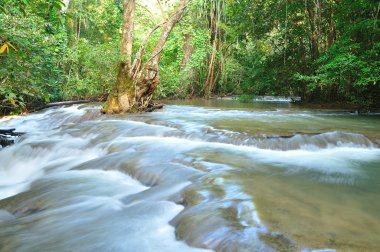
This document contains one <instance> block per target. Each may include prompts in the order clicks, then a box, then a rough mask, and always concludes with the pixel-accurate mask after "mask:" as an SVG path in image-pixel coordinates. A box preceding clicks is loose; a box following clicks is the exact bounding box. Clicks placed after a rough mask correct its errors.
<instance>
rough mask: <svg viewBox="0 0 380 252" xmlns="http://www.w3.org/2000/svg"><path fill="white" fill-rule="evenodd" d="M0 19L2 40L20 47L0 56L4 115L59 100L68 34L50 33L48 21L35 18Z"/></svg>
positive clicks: (20, 16) (2, 16)
mask: <svg viewBox="0 0 380 252" xmlns="http://www.w3.org/2000/svg"><path fill="white" fill-rule="evenodd" d="M0 19H1V20H2V26H1V28H0V29H1V30H0V33H1V40H2V41H12V44H13V45H14V47H15V48H17V51H10V53H9V54H7V55H5V54H3V55H1V56H0V61H1V68H0V76H1V77H0V83H1V89H0V100H1V105H0V106H1V108H2V109H1V113H6V112H10V111H12V110H15V111H19V112H20V111H22V110H25V109H27V108H28V107H31V106H35V105H36V104H39V103H41V102H44V101H50V100H57V99H59V98H60V92H59V85H60V83H61V74H62V70H61V69H60V68H59V64H60V60H61V54H62V52H63V51H64V50H65V47H66V39H65V34H64V33H63V32H54V33H52V32H50V31H48V30H47V26H46V24H47V22H46V20H45V19H43V18H42V17H40V16H36V15H29V16H25V15H9V14H4V13H3V14H0ZM30 34H33V36H31V35H30Z"/></svg>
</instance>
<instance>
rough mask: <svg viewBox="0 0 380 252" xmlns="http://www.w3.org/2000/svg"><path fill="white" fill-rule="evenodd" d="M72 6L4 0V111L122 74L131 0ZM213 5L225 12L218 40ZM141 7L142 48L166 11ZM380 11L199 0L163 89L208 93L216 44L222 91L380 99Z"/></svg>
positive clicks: (164, 71) (163, 74)
mask: <svg viewBox="0 0 380 252" xmlns="http://www.w3.org/2000/svg"><path fill="white" fill-rule="evenodd" d="M318 3H321V4H320V5H318ZM162 4H168V3H166V2H162ZM62 7H63V2H62V0H33V1H32V0H22V1H17V0H1V2H0V22H1V26H0V63H1V67H0V113H10V112H12V111H13V112H15V113H20V112H23V111H26V110H28V109H30V108H33V107H36V106H39V105H40V104H42V103H45V102H49V101H59V100H65V99H100V98H103V97H104V96H105V95H106V94H107V93H108V92H109V91H110V87H111V86H112V84H113V83H115V78H116V71H115V68H116V66H115V65H116V64H117V61H118V57H119V56H118V50H119V47H120V36H121V34H120V33H121V30H120V27H121V20H122V13H123V6H122V1H119V0H118V1H115V0H71V1H70V5H69V6H68V9H67V10H66V12H65V13H64V12H62V11H61V10H62ZM211 10H213V11H214V12H212V11H211ZM157 12H158V13H159V11H157ZM211 13H214V14H215V15H218V29H219V30H218V31H219V33H220V38H218V39H220V41H218V47H217V48H216V49H214V48H213V45H212V41H213V39H214V36H215V31H212V30H210V29H211V28H210V23H211V22H210V20H211V16H210V15H211ZM135 14H136V15H135V16H136V25H135V32H134V46H133V52H134V53H136V52H137V50H138V49H139V47H140V45H141V43H142V41H143V40H144V38H145V36H146V34H147V33H148V32H149V31H150V29H152V28H153V27H155V26H156V25H157V24H159V23H162V21H163V17H162V16H161V15H159V14H158V15H155V14H154V13H150V12H149V11H147V8H146V7H144V5H143V4H142V5H137V8H136V13H135ZM167 14H169V15H170V13H167ZM379 16H380V11H379V4H378V2H376V1H370V0H342V1H331V0H315V1H310V0H307V1H288V0H263V1H249V0H241V1H239V2H237V1H235V0H192V1H190V4H189V6H188V8H187V13H186V15H185V16H184V18H183V19H182V20H181V22H180V23H179V24H178V25H177V26H176V27H175V28H174V30H173V31H172V32H171V34H170V37H169V40H168V41H167V43H166V46H165V49H164V51H163V53H162V56H161V60H160V66H159V67H160V72H159V75H160V84H159V85H158V89H157V91H156V97H190V96H200V95H203V93H204V90H205V88H204V84H205V81H206V79H207V75H208V71H209V64H210V55H211V54H212V52H213V50H216V52H217V53H216V61H215V62H216V63H215V64H214V66H213V67H214V70H215V77H216V86H215V88H214V89H213V92H214V93H215V94H218V95H229V94H231V95H240V96H241V99H242V100H245V99H246V98H247V99H251V98H252V97H253V96H255V95H285V96H286V95H289V96H302V98H303V99H304V100H307V101H322V102H334V101H341V102H352V103H355V104H357V105H358V106H360V107H363V108H369V107H373V106H377V107H380V77H379V76H380V55H379V52H380V28H379ZM160 31H161V29H158V30H157V31H156V32H155V33H153V34H152V36H151V38H150V40H149V41H148V43H147V45H146V48H145V49H146V50H145V54H144V59H143V60H145V61H146V60H147V59H148V58H149V57H150V53H151V52H152V50H153V48H154V46H155V44H156V42H157V41H158V39H159V36H160Z"/></svg>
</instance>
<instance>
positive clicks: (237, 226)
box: [0, 100, 380, 251]
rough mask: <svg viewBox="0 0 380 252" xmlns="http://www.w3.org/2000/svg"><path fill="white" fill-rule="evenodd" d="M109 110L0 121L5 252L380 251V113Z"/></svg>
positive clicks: (272, 106) (0, 236)
mask: <svg viewBox="0 0 380 252" xmlns="http://www.w3.org/2000/svg"><path fill="white" fill-rule="evenodd" d="M168 104H169V105H168V106H166V107H165V109H163V110H162V111H159V112H154V113H149V114H139V115H128V116H126V115H117V116H104V115H100V114H99V109H100V106H99V105H96V104H95V105H83V106H72V107H61V108H53V109H49V110H46V111H43V112H40V113H36V114H31V115H28V116H23V117H18V118H15V119H12V120H10V121H4V122H0V128H9V127H15V128H17V129H18V130H19V131H25V132H27V134H25V135H24V136H22V137H21V138H19V139H17V141H18V142H17V143H16V144H15V145H13V146H11V147H7V148H4V149H2V150H0V251H209V250H214V251H334V250H336V251H380V238H379V237H380V182H379V181H380V149H379V144H380V116H379V115H355V114H351V113H350V112H346V111H337V110H334V111H333V110H308V109H304V108H300V107H294V106H292V105H291V104H289V103H260V102H256V103H240V102H237V101H233V100H211V101H203V100H192V101H169V102H168Z"/></svg>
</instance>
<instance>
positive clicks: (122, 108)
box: [101, 0, 189, 114]
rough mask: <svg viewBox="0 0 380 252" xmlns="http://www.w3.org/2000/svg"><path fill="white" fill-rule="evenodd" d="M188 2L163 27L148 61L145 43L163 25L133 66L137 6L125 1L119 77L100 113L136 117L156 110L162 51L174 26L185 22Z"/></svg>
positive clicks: (141, 49)
mask: <svg viewBox="0 0 380 252" xmlns="http://www.w3.org/2000/svg"><path fill="white" fill-rule="evenodd" d="M188 2H189V0H181V1H180V3H179V5H178V6H177V7H176V9H175V11H174V13H173V14H172V15H171V16H170V18H169V19H168V20H167V21H166V22H165V23H164V24H163V28H162V32H161V36H160V38H159V40H158V42H157V44H156V46H155V48H154V49H153V52H152V54H151V56H150V58H149V59H148V61H147V62H145V63H144V64H143V63H142V58H143V54H144V51H145V44H146V41H147V40H148V39H149V37H150V35H151V34H152V33H153V32H154V31H155V30H156V29H157V28H158V27H160V26H161V25H159V26H157V27H155V28H154V29H153V30H152V31H151V32H149V33H148V35H147V37H146V40H145V41H144V42H143V44H142V45H141V47H140V50H139V51H138V53H137V54H136V58H135V60H134V61H133V64H131V62H132V60H131V59H132V57H131V54H132V43H133V35H132V34H133V23H134V6H135V2H134V0H124V15H123V39H122V47H121V50H120V54H121V59H120V61H119V66H118V75H117V80H116V84H115V86H114V87H113V89H112V91H111V93H110V95H109V96H108V99H107V101H106V103H105V104H104V106H103V108H102V110H101V111H102V113H107V114H114V113H136V112H140V111H147V110H150V108H151V107H153V106H152V97H153V92H154V91H155V89H156V87H157V85H158V81H159V76H158V63H159V61H160V57H161V53H162V50H163V48H164V46H165V43H166V41H167V40H168V37H169V35H170V32H171V31H172V29H173V27H174V25H175V24H176V23H177V22H178V21H179V20H180V19H181V18H182V14H183V12H184V10H185V8H186V6H187V4H188Z"/></svg>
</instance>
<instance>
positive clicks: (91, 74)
mask: <svg viewBox="0 0 380 252" xmlns="http://www.w3.org/2000/svg"><path fill="white" fill-rule="evenodd" d="M117 44H118V41H117V42H116V44H115V42H114V43H112V42H108V43H104V44H91V43H90V42H89V41H88V40H87V39H79V41H77V43H76V44H75V45H74V46H73V47H71V48H68V49H67V50H66V52H65V55H64V58H63V62H62V64H63V67H64V70H65V73H66V74H65V84H64V85H63V98H64V99H66V100H81V99H94V98H99V99H101V98H102V97H104V96H105V95H107V94H108V92H109V91H110V88H111V86H112V85H113V84H114V83H115V82H116V63H117V59H118V47H117Z"/></svg>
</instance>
